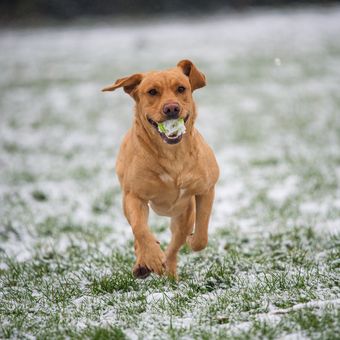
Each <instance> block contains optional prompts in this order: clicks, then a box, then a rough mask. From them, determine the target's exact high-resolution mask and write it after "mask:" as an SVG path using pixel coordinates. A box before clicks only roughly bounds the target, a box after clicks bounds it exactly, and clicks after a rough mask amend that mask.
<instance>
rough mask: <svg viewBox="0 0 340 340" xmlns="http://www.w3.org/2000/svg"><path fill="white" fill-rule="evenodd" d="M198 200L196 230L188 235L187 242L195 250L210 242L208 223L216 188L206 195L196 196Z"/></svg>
mask: <svg viewBox="0 0 340 340" xmlns="http://www.w3.org/2000/svg"><path fill="white" fill-rule="evenodd" d="M195 201H196V221H195V231H194V233H193V234H192V235H190V236H188V238H187V243H188V245H189V246H190V248H191V249H192V250H194V251H200V250H202V249H204V248H205V247H206V246H207V244H208V225H209V218H210V214H211V209H212V204H213V201H214V188H212V189H210V190H209V191H208V192H207V193H206V194H204V195H197V196H195Z"/></svg>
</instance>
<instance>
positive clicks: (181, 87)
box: [177, 86, 185, 93]
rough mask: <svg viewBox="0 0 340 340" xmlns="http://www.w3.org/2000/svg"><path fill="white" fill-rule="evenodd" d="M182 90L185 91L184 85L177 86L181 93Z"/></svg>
mask: <svg viewBox="0 0 340 340" xmlns="http://www.w3.org/2000/svg"><path fill="white" fill-rule="evenodd" d="M184 91H185V87H184V86H178V88H177V92H179V93H183V92H184Z"/></svg>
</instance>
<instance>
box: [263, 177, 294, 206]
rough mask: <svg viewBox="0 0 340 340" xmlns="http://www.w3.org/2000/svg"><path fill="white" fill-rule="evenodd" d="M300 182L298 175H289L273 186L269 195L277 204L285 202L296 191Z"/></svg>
mask: <svg viewBox="0 0 340 340" xmlns="http://www.w3.org/2000/svg"><path fill="white" fill-rule="evenodd" d="M298 183H299V179H298V177H297V176H293V175H292V176H289V177H287V178H286V179H285V180H284V181H283V182H282V183H278V184H276V185H275V186H274V187H273V188H271V189H270V190H269V191H268V193H267V196H268V198H269V199H270V200H272V201H274V202H275V203H276V204H283V203H284V202H285V201H286V200H287V199H288V198H289V197H291V196H292V195H294V194H295V193H296V191H297V189H298V187H297V185H298Z"/></svg>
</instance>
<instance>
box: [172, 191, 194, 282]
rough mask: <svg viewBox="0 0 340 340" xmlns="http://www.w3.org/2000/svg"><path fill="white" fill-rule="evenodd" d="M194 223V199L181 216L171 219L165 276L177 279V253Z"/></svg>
mask: <svg viewBox="0 0 340 340" xmlns="http://www.w3.org/2000/svg"><path fill="white" fill-rule="evenodd" d="M194 223H195V199H194V197H193V198H192V199H191V200H190V203H189V205H188V207H187V209H186V210H185V212H183V213H182V214H181V215H178V216H176V217H172V218H171V233H172V237H171V241H170V243H169V246H168V248H167V250H166V274H167V275H168V276H169V277H172V278H177V272H176V269H177V253H178V251H179V249H180V248H181V246H182V245H183V244H184V243H185V241H186V238H187V236H188V235H190V234H191V232H192V230H193V227H194Z"/></svg>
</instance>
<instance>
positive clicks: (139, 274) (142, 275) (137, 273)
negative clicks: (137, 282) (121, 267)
mask: <svg viewBox="0 0 340 340" xmlns="http://www.w3.org/2000/svg"><path fill="white" fill-rule="evenodd" d="M132 272H133V275H134V277H136V278H137V279H146V278H147V277H148V276H149V275H150V273H151V271H150V270H149V269H148V268H147V267H144V266H141V265H139V264H136V265H135V266H134V267H133V269H132Z"/></svg>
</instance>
